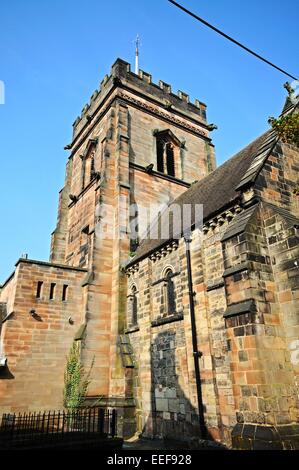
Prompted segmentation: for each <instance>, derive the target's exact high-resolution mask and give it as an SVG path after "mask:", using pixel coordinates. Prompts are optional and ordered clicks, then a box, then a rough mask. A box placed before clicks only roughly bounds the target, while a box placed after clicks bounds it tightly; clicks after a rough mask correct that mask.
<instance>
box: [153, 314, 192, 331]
mask: <svg viewBox="0 0 299 470" xmlns="http://www.w3.org/2000/svg"><path fill="white" fill-rule="evenodd" d="M183 319H184V315H183V313H182V312H181V313H174V314H171V315H169V316H167V317H163V318H157V319H156V320H153V321H152V323H151V325H152V328H154V327H155V326H160V325H165V324H167V323H173V322H176V321H181V320H183Z"/></svg>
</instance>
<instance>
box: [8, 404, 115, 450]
mask: <svg viewBox="0 0 299 470" xmlns="http://www.w3.org/2000/svg"><path fill="white" fill-rule="evenodd" d="M116 436H117V414H116V410H114V409H103V408H88V409H78V410H76V411H53V412H52V411H49V412H40V413H23V414H3V415H2V421H1V425H0V448H1V447H2V448H5V447H22V446H26V445H28V446H32V445H43V444H47V443H49V442H54V441H55V442H57V443H59V442H60V443H61V442H62V443H63V442H72V441H76V442H82V441H84V440H92V439H93V440H94V439H97V438H113V437H116Z"/></svg>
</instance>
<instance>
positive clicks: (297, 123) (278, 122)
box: [269, 82, 299, 146]
mask: <svg viewBox="0 0 299 470" xmlns="http://www.w3.org/2000/svg"><path fill="white" fill-rule="evenodd" d="M284 88H285V89H286V90H287V92H288V95H289V97H288V99H289V101H290V102H293V103H294V104H296V103H298V101H299V96H296V93H295V90H294V88H293V87H292V85H291V84H290V83H289V82H286V83H285V84H284ZM269 124H270V125H271V126H272V128H273V129H274V130H275V131H276V132H277V134H278V136H279V137H280V139H281V140H282V141H283V142H286V143H288V144H293V145H297V146H299V113H298V112H291V113H289V114H285V115H282V116H279V118H277V119H275V118H274V117H270V118H269Z"/></svg>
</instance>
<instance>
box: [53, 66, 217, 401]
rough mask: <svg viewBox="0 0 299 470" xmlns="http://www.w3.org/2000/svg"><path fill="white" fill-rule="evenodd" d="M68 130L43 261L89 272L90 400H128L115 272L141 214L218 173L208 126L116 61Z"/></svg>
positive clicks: (85, 339)
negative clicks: (66, 156)
mask: <svg viewBox="0 0 299 470" xmlns="http://www.w3.org/2000/svg"><path fill="white" fill-rule="evenodd" d="M73 128H74V130H73V140H72V143H71V144H70V145H68V146H67V147H66V149H68V150H70V151H71V154H70V156H69V159H68V163H67V169H66V180H65V186H64V188H63V189H62V191H61V192H60V202H59V212H58V222H57V227H56V229H55V231H54V233H53V235H52V246H51V257H50V261H51V262H52V263H61V264H63V265H71V266H74V267H80V268H86V269H87V271H88V272H87V274H86V276H85V278H84V279H83V281H82V290H83V292H82V299H83V304H82V318H81V330H80V331H81V333H82V334H81V335H79V340H81V343H82V358H83V361H84V364H85V366H86V367H88V366H89V364H90V363H91V361H92V360H93V358H94V367H93V369H92V381H91V384H90V387H89V397H90V403H92V402H93V400H96V399H99V398H100V397H101V398H102V399H104V400H107V401H108V403H111V404H112V403H113V405H118V404H120V406H122V405H123V404H124V401H125V399H127V400H126V403H128V402H129V401H128V399H129V398H133V397H132V396H131V391H130V390H128V387H129V385H128V383H129V382H130V381H128V380H126V374H125V369H124V367H123V364H122V360H121V357H120V355H119V348H118V343H119V336H120V335H121V334H123V332H124V329H125V327H126V325H125V310H126V308H127V297H126V277H125V275H124V274H123V273H122V269H121V268H122V266H123V265H124V263H125V262H127V261H128V258H129V256H130V254H132V252H134V251H135V249H136V244H137V243H138V240H139V239H141V238H142V235H143V233H144V230H145V229H146V223H144V221H143V220H141V219H142V217H141V215H140V214H141V212H142V211H143V212H144V209H145V210H147V209H150V208H152V207H154V208H155V207H157V208H159V207H160V206H163V205H165V204H168V203H170V202H171V201H173V200H174V199H175V198H176V197H177V196H179V195H180V194H181V193H183V192H184V191H186V189H187V188H188V187H189V186H190V185H191V184H192V183H193V182H194V181H198V180H200V179H201V178H203V177H205V176H206V175H207V174H208V173H210V172H212V171H213V170H214V169H215V156H214V146H213V144H212V142H211V139H210V137H209V131H210V130H212V129H213V126H209V125H208V124H207V119H206V106H205V105H204V104H203V103H202V102H200V101H198V100H195V102H194V103H191V102H190V101H189V96H188V95H187V94H186V93H184V92H182V91H178V93H177V94H174V93H173V92H172V90H171V86H170V85H168V84H167V83H165V82H163V81H159V83H158V84H156V83H153V82H152V77H151V75H150V74H149V73H146V72H144V71H142V70H139V73H138V75H137V74H135V73H133V72H132V71H131V70H130V65H129V64H128V63H127V62H124V61H123V60H121V59H117V61H116V62H115V63H114V65H113V66H112V69H111V74H110V76H105V78H104V80H103V81H102V82H101V86H100V89H99V90H96V91H95V92H94V93H93V95H92V96H91V99H90V103H89V104H87V105H85V106H84V108H83V110H82V113H81V116H80V117H78V118H77V119H76V121H75V122H74V124H73ZM130 206H131V207H132V206H133V207H134V214H132V213H129V212H130V211H129V207H130ZM154 210H155V209H154ZM157 210H158V209H157ZM151 211H152V209H151ZM151 215H156V214H153V213H151ZM131 219H134V224H133V225H134V226H132V224H131V225H130V220H131ZM133 228H134V230H135V231H136V236H135V235H134V236H132V229H133ZM129 388H130V387H129Z"/></svg>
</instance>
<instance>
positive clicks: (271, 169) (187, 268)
mask: <svg viewBox="0 0 299 470" xmlns="http://www.w3.org/2000/svg"><path fill="white" fill-rule="evenodd" d="M295 112H297V111H296V106H295V105H292V103H291V102H287V104H286V105H285V107H284V110H283V113H295ZM213 129H214V126H213V125H211V124H208V121H207V116H206V106H205V104H204V103H202V102H201V101H199V100H195V102H194V103H192V102H190V100H189V96H188V94H186V93H184V92H182V91H179V92H178V93H177V94H174V93H173V92H172V90H171V86H170V85H169V84H167V83H165V82H163V81H159V83H158V84H156V83H153V82H152V78H151V75H150V74H149V73H146V72H144V71H142V70H140V71H139V73H138V75H137V74H135V73H133V72H132V71H131V70H130V65H129V64H128V63H127V62H124V61H123V60H121V59H118V60H117V61H116V62H115V63H114V65H113V66H112V69H111V74H110V75H109V76H105V78H104V80H103V81H102V82H101V85H100V87H99V89H98V90H96V91H95V92H94V93H93V94H92V96H91V98H90V102H89V103H88V104H86V105H85V106H84V108H83V110H82V112H81V115H80V116H79V117H78V118H77V119H76V120H75V122H74V124H73V138H72V142H71V143H70V144H69V145H67V146H66V150H68V151H70V155H69V158H68V161H67V165H66V177H65V184H64V187H63V188H62V190H61V191H60V194H59V209H58V218H57V226H56V228H55V230H54V232H53V234H52V242H51V253H50V259H49V262H45V261H36V260H32V259H28V257H26V256H24V257H22V258H20V259H19V260H18V261H17V263H16V265H15V270H14V272H13V273H12V274H11V276H10V277H9V278H8V279H7V280H6V281H5V282H4V284H3V285H2V286H1V290H0V335H1V336H0V340H1V343H0V414H1V413H4V412H22V411H29V410H30V411H40V410H49V409H52V410H53V409H62V407H63V388H64V371H65V367H66V357H67V355H68V353H69V350H70V348H71V345H72V344H73V342H74V341H76V342H79V344H80V345H81V357H82V363H83V364H84V366H85V368H86V370H87V369H88V368H89V367H90V364H91V363H92V361H93V359H94V365H93V367H92V370H91V383H90V385H89V388H88V393H87V397H86V405H88V406H108V407H113V408H117V410H118V418H119V419H118V421H119V422H118V425H119V427H120V428H121V432H122V433H123V435H124V436H132V435H134V434H135V433H140V434H142V435H143V436H145V437H149V438H152V437H156V438H163V437H164V438H165V437H166V438H167V437H172V438H176V439H190V438H192V437H193V438H196V437H203V438H204V439H210V440H214V441H219V442H222V443H224V444H226V445H228V446H233V447H235V448H248V449H259V448H273V449H280V448H285V449H287V448H288V449H289V448H297V449H298V448H299V247H298V241H299V199H298V193H299V189H298V185H299V178H298V170H299V151H298V148H297V147H296V146H294V145H290V144H286V143H283V142H281V141H280V139H279V137H278V136H277V135H276V133H275V131H273V130H272V129H270V130H268V131H266V132H265V133H264V134H263V135H262V136H260V137H258V138H257V139H256V140H255V141H254V142H252V143H250V144H249V145H248V146H247V147H246V148H244V149H243V150H241V151H240V152H239V153H238V154H237V155H235V156H233V157H232V158H230V159H229V160H228V161H226V162H225V163H224V164H223V165H221V166H219V167H216V162H215V152H214V145H213V143H212V140H211V137H210V132H211V131H212V130H213ZM120 201H122V203H121V204H120ZM173 203H174V204H175V206H176V208H177V207H178V208H179V209H180V208H182V210H183V207H184V206H188V207H189V206H191V207H195V206H199V207H201V208H202V223H201V224H200V225H198V224H197V223H196V220H195V218H194V217H195V216H194V213H193V212H192V211H191V212H192V213H191V217H190V220H189V222H190V223H189V225H188V227H187V230H184V232H183V231H179V232H176V233H174V231H173V230H171V220H172V221H173V220H174V218H175V217H176V216H174V215H173V216H172V217H170V215H171V213H172V212H171V207H172V204H173ZM124 205H125V206H126V207H131V206H132V205H133V206H134V207H135V208H136V213H137V216H136V214H135V217H133V216H132V215H131V214H130V212H129V211H127V210H123V209H122V208H123V206H124ZM106 207H108V208H113V209H114V211H113V216H112V218H111V217H110V221H111V220H112V222H111V223H112V235H111V234H110V236H103V234H105V230H106V228H105V226H104V225H105V223H106V222H105V220H106V219H107V217H106V218H105V216H104V212H105V211H103V208H106ZM144 207H145V208H150V207H166V209H164V211H160V210H157V213H156V214H155V216H156V217H155V219H154V222H153V225H154V226H155V225H156V226H157V236H155V237H151V236H145V232H144V231H142V228H144V227H142V224H141V223H140V224H139V220H138V217H139V212H138V211H139V208H144ZM165 213H169V214H168V215H169V217H168V219H167V218H166V219H165V217H164V218H163V217H162V216H161V214H162V215H163V214H165ZM178 217H180V216H178ZM133 219H134V221H133ZM136 219H137V222H136ZM165 220H166V221H167V220H168V222H169V227H170V231H169V235H168V236H165V235H164V232H163V230H162V228H163V224H164V225H165V223H166V225H167V224H168V222H165ZM132 221H133V222H134V230H136V231H137V235H136V236H135V237H132V230H133V229H132ZM139 225H140V227H139ZM110 228H111V227H110ZM148 228H149V227H148V226H147V231H146V232H147V233H148ZM164 228H165V227H164ZM77 344H78V343H77Z"/></svg>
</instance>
